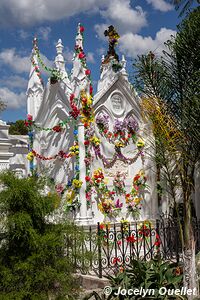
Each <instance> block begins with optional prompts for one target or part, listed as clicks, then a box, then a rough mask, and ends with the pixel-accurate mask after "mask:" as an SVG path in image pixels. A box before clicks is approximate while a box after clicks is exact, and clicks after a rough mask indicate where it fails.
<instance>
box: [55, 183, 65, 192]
mask: <svg viewBox="0 0 200 300" xmlns="http://www.w3.org/2000/svg"><path fill="white" fill-rule="evenodd" d="M63 190H64V188H63V186H62V185H61V184H57V185H56V192H57V193H58V194H61V193H62V192H63Z"/></svg>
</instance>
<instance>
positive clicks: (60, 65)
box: [55, 39, 65, 72]
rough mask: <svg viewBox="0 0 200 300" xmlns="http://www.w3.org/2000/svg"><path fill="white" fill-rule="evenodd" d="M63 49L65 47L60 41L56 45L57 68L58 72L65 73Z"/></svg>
mask: <svg viewBox="0 0 200 300" xmlns="http://www.w3.org/2000/svg"><path fill="white" fill-rule="evenodd" d="M63 49H64V46H63V44H62V40H61V39H59V40H58V42H57V44H56V53H57V55H56V57H55V66H56V68H57V69H58V70H60V71H63V72H65V60H64V57H63Z"/></svg>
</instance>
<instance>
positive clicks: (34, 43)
mask: <svg viewBox="0 0 200 300" xmlns="http://www.w3.org/2000/svg"><path fill="white" fill-rule="evenodd" d="M33 48H34V49H37V48H38V39H37V37H36V36H35V37H34V39H33Z"/></svg>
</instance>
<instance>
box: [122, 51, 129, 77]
mask: <svg viewBox="0 0 200 300" xmlns="http://www.w3.org/2000/svg"><path fill="white" fill-rule="evenodd" d="M121 65H122V69H121V73H122V75H123V76H124V77H126V78H128V74H127V72H126V59H125V55H122V60H121Z"/></svg>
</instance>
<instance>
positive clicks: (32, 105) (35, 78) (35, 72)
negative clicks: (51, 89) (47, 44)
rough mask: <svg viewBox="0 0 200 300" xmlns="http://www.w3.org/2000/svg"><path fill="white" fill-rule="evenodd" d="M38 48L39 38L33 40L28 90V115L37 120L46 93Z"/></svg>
mask: <svg viewBox="0 0 200 300" xmlns="http://www.w3.org/2000/svg"><path fill="white" fill-rule="evenodd" d="M36 47H37V38H34V40H33V50H32V56H31V70H30V74H29V82H28V88H27V92H26V94H27V113H28V114H30V115H32V116H33V119H35V118H36V115H37V113H38V110H39V107H40V104H41V102H42V95H43V92H44V88H43V82H42V78H41V74H40V69H39V65H38V60H37V55H36V53H35V48H36Z"/></svg>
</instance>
